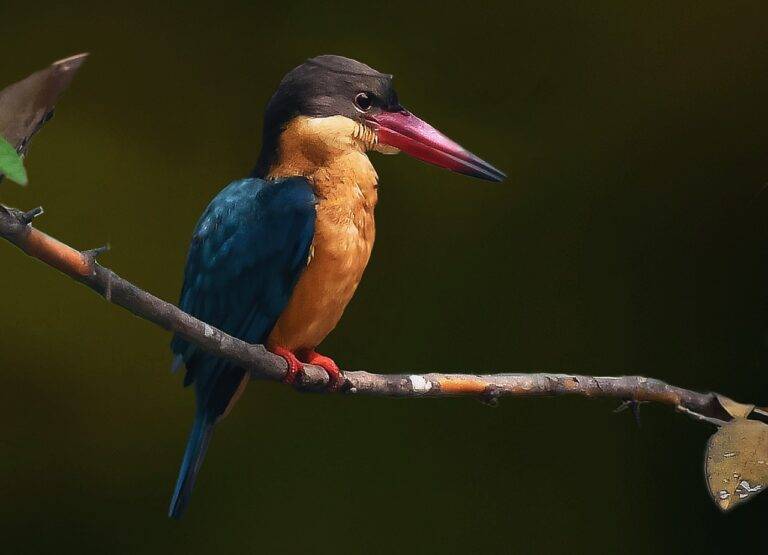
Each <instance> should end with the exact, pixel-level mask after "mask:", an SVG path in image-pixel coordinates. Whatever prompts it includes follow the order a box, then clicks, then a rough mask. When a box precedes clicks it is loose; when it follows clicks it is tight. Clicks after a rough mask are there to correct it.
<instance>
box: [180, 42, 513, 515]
mask: <svg viewBox="0 0 768 555" xmlns="http://www.w3.org/2000/svg"><path fill="white" fill-rule="evenodd" d="M392 80H393V77H392V75H389V74H385V73H380V72H379V71H377V70H375V69H373V68H371V67H370V66H368V65H366V64H364V63H362V62H358V61H356V60H353V59H351V58H346V57H343V56H337V55H330V54H325V55H320V56H316V57H313V58H310V59H308V60H306V61H305V62H303V63H301V64H300V65H298V66H297V67H295V68H294V69H292V70H291V71H289V72H288V73H287V74H286V75H285V76H284V77H283V79H282V81H281V82H280V84H279V85H278V87H277V90H276V91H275V93H274V94H273V96H272V97H271V99H270V100H269V102H268V103H267V106H266V109H265V113H264V126H263V132H262V144H261V152H260V154H259V157H258V160H257V163H256V166H255V168H254V169H253V171H252V172H251V174H250V175H249V176H248V177H246V178H244V179H239V180H237V181H234V182H232V183H230V184H229V185H228V186H226V187H225V188H224V189H223V190H222V191H221V192H220V193H218V195H217V196H216V197H215V198H214V199H213V200H212V201H211V202H210V204H209V205H208V207H207V208H206V209H205V211H204V212H203V214H202V216H201V217H200V219H199V221H198V223H197V226H196V228H195V231H194V233H193V236H192V240H191V245H190V247H189V252H188V255H187V262H186V267H185V271H184V282H183V286H182V291H181V296H180V300H179V307H180V308H181V309H182V310H184V311H185V312H187V313H189V314H191V315H192V316H195V317H196V318H198V319H200V320H202V321H203V322H205V323H207V324H209V325H211V326H215V327H217V328H219V329H221V330H222V331H224V332H226V333H228V334H231V335H233V336H235V337H237V338H239V339H241V340H243V341H247V342H249V343H254V344H263V345H265V346H266V348H267V349H268V350H269V351H271V352H272V353H275V354H276V355H279V356H280V357H282V358H284V359H285V361H286V363H287V365H288V370H287V373H286V375H285V378H284V381H285V382H286V383H289V384H293V383H295V380H296V376H297V374H298V372H299V371H300V369H301V367H302V363H307V364H314V365H317V366H320V367H322V368H323V369H324V370H325V371H326V372H327V373H328V377H329V382H328V383H329V385H328V387H329V389H331V390H336V389H339V388H340V387H341V386H342V384H343V377H342V374H341V372H340V370H339V367H338V366H337V364H336V362H334V360H333V359H331V358H329V357H327V356H324V355H321V354H319V353H318V352H317V351H316V348H317V347H318V345H319V344H320V343H321V342H322V341H323V340H324V339H325V337H326V336H327V335H328V334H329V333H330V332H331V331H332V330H333V329H334V328H335V327H336V325H337V323H338V322H339V320H340V319H341V316H342V314H343V312H344V309H345V307H346V306H347V303H349V301H350V299H351V298H352V296H353V295H354V293H355V290H356V289H357V286H358V284H359V283H360V280H361V278H362V276H363V271H364V270H365V267H366V265H367V264H368V260H369V257H370V255H371V249H372V247H373V243H374V238H375V224H374V208H375V206H376V202H377V198H378V175H377V173H376V171H375V169H374V167H373V165H372V163H371V161H370V159H369V157H368V153H370V152H378V153H382V154H396V153H398V152H401V151H402V152H404V153H406V154H408V155H411V156H413V157H415V158H417V159H419V160H421V161H424V162H427V163H430V164H433V165H436V166H439V167H442V168H446V169H448V170H452V171H454V172H458V173H461V174H465V175H468V176H472V177H476V178H480V179H483V180H487V181H495V182H498V181H502V180H503V179H504V178H505V177H506V176H505V175H504V173H502V172H501V171H500V170H498V169H496V168H495V167H493V166H492V165H491V164H489V163H487V162H485V161H483V160H481V159H480V158H478V157H477V156H475V155H474V154H472V153H471V152H469V151H468V150H466V149H464V148H463V147H461V146H459V145H458V144H457V143H455V142H454V141H452V140H451V139H449V138H448V137H446V136H445V135H443V134H442V133H441V132H439V131H438V130H437V129H435V128H434V127H432V126H431V125H430V124H428V123H426V122H425V121H423V120H422V119H420V118H418V117H417V116H415V115H414V114H413V113H411V112H409V111H408V110H406V109H405V108H404V107H403V106H402V105H401V104H400V102H399V100H398V96H397V93H396V91H395V89H394V87H393V85H392ZM171 349H172V352H173V354H174V355H175V357H174V362H173V369H174V370H176V369H178V368H180V367H181V366H186V375H185V378H184V385H185V386H187V385H190V384H194V386H195V393H196V410H195V418H194V423H193V426H192V430H191V432H190V435H189V439H188V442H187V447H186V450H185V452H184V457H183V459H182V463H181V468H180V470H179V476H178V480H177V482H176V487H175V489H174V492H173V496H172V499H171V503H170V507H169V516H170V517H172V518H176V519H178V518H181V516H182V515H183V514H184V512H185V510H186V508H187V506H188V503H189V499H190V496H191V493H192V489H193V486H194V484H195V480H196V477H197V475H198V473H199V471H200V466H201V464H202V461H203V458H204V456H205V453H206V450H207V448H208V445H209V442H210V440H211V435H212V433H213V429H214V427H215V425H216V424H217V423H218V422H219V420H221V419H222V418H223V417H224V416H226V415H227V413H228V412H229V411H230V409H231V408H232V406H233V404H234V403H235V402H236V401H237V399H238V398H239V396H240V395H241V393H242V392H243V390H244V389H245V386H246V384H247V383H248V380H249V375H248V372H247V371H246V370H244V369H243V368H239V367H237V366H236V365H235V364H233V363H231V362H229V361H227V360H224V359H221V358H217V357H216V356H214V355H212V354H209V353H207V352H205V351H203V350H202V349H200V348H199V347H197V346H196V345H195V344H194V343H191V342H189V341H187V340H186V339H184V338H182V337H181V336H179V335H176V336H174V338H173V340H172V343H171Z"/></svg>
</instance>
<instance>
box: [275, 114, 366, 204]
mask: <svg viewBox="0 0 768 555" xmlns="http://www.w3.org/2000/svg"><path fill="white" fill-rule="evenodd" d="M364 134H365V129H364V128H363V127H362V126H359V125H358V124H357V123H355V122H354V121H352V120H350V119H349V118H345V117H342V116H333V117H328V118H307V117H297V118H295V119H293V120H292V121H291V122H290V123H289V124H288V125H287V126H286V127H285V129H284V130H283V132H282V133H281V134H280V138H279V140H278V145H277V150H276V152H275V158H274V162H273V164H272V165H271V166H270V169H269V172H268V174H267V176H266V177H267V178H268V179H278V178H282V177H295V176H302V177H306V178H307V179H309V181H310V182H311V183H312V185H313V187H314V189H315V193H316V194H317V196H318V199H319V201H320V202H321V203H330V204H334V205H339V206H342V205H343V206H349V207H350V208H357V207H360V208H364V209H366V210H369V211H372V210H373V207H374V206H375V205H376V201H377V198H378V195H377V184H378V175H377V174H376V170H375V169H374V168H373V165H372V164H371V161H370V160H369V159H368V156H367V155H366V146H367V142H366V141H367V140H368V138H367V137H366V136H365V135H364Z"/></svg>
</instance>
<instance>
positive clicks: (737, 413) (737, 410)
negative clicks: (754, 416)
mask: <svg viewBox="0 0 768 555" xmlns="http://www.w3.org/2000/svg"><path fill="white" fill-rule="evenodd" d="M715 397H717V401H718V402H719V403H720V406H721V407H723V410H725V412H727V413H728V414H730V415H731V416H732V417H734V418H746V417H748V416H749V415H750V414H751V413H752V411H753V410H754V409H755V405H747V404H744V403H737V402H736V401H734V400H733V399H731V398H730V397H726V396H725V395H720V394H719V393H715Z"/></svg>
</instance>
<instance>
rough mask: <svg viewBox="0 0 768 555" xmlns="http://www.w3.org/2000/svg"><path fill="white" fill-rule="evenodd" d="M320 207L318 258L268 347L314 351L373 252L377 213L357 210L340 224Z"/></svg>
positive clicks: (312, 261)
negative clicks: (374, 216)
mask: <svg viewBox="0 0 768 555" xmlns="http://www.w3.org/2000/svg"><path fill="white" fill-rule="evenodd" d="M328 212H330V211H329V210H325V209H324V206H323V203H322V201H321V203H320V205H319V206H318V215H317V222H316V231H315V238H314V242H313V245H312V248H313V251H314V252H313V255H312V256H311V259H310V261H309V264H308V265H307V268H306V270H305V271H304V273H303V274H302V276H301V277H300V278H299V281H298V283H297V284H296V287H295V289H294V290H293V294H292V295H291V299H290V301H289V302H288V306H286V308H285V310H284V311H283V313H282V315H281V316H280V318H279V319H278V321H277V324H275V327H274V329H273V330H272V333H271V334H270V336H269V339H268V340H267V346H268V347H273V346H276V345H280V346H283V347H286V348H288V349H290V350H292V351H295V350H297V349H314V348H315V347H317V346H318V345H319V344H320V343H321V342H322V341H323V339H325V337H326V336H327V335H328V334H329V333H330V332H331V330H333V328H335V327H336V324H337V323H338V322H339V320H340V319H341V316H342V314H343V313H344V309H345V308H346V307H347V304H348V303H349V301H350V300H351V299H352V295H354V293H355V290H356V289H357V286H358V284H359V283H360V279H361V278H362V277H363V272H364V271H365V267H366V266H367V265H368V259H369V258H370V255H371V249H372V248H373V241H374V235H375V229H374V220H373V210H372V209H371V210H370V211H369V210H364V209H362V208H361V209H360V210H356V211H355V213H354V214H352V215H351V216H350V217H349V218H344V219H343V221H341V222H336V221H333V220H334V218H331V217H329V214H328Z"/></svg>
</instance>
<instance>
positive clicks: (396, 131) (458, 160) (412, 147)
mask: <svg viewBox="0 0 768 555" xmlns="http://www.w3.org/2000/svg"><path fill="white" fill-rule="evenodd" d="M368 121H369V122H371V123H372V124H373V126H374V127H375V129H376V132H377V135H378V140H379V143H380V144H383V145H387V146H391V147H394V148H396V149H398V150H402V151H403V152H405V153H406V154H409V155H411V156H413V157H414V158H418V159H419V160H423V161H424V162H427V163H429V164H434V165H435V166H440V167H441V168H446V169H448V170H451V171H454V172H458V173H463V174H464V175H471V176H472V177H478V178H480V179H485V180H488V181H502V180H503V179H504V178H505V177H506V175H504V173H503V172H501V171H499V170H497V169H496V168H494V167H493V166H492V165H490V164H489V163H488V162H485V161H484V160H481V159H480V158H478V157H477V156H475V155H474V154H472V153H471V152H469V151H468V150H466V149H464V148H463V147H462V146H461V145H459V144H457V143H455V142H453V141H452V140H451V139H449V138H448V137H446V136H445V135H443V134H442V133H440V131H438V130H437V129H435V128H434V127H432V126H431V125H429V124H428V123H427V122H426V121H424V120H421V119H419V118H417V117H416V116H414V115H413V114H412V113H410V112H408V111H407V110H402V111H399V112H380V113H378V114H376V115H371V116H370V117H369V118H368Z"/></svg>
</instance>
